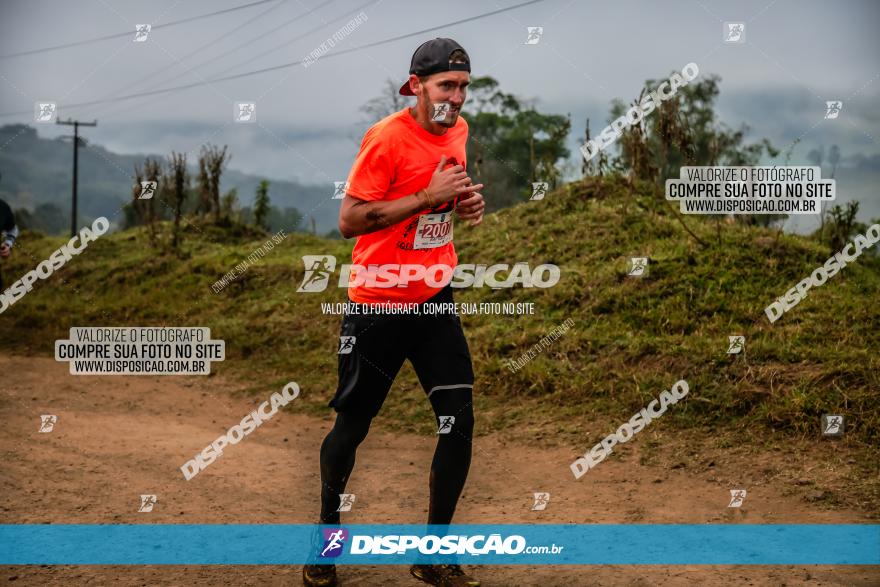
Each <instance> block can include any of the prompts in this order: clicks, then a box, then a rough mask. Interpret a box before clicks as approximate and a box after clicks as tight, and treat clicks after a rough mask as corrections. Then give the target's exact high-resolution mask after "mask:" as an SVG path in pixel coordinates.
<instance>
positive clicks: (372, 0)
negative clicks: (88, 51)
mask: <svg viewBox="0 0 880 587" xmlns="http://www.w3.org/2000/svg"><path fill="white" fill-rule="evenodd" d="M334 1H335V0H327V1H326V2H324V3H323V4H320V5H318V6H316V7H315V8H313V9H311V10H309V11H308V12H305V13H303V14H300V15H298V16H296V17H294V18H292V19H290V20H287V21H285V22H283V23H281V24H279V25H278V26H276V27H273V28H271V29H269V30H268V31H264V32H262V33H260V35H258V36H257V37H254V38H251V39H248V40H247V41H245V42H243V43H240V44H238V45H236V46H235V47H232V48H231V49H229V50H228V51H225V52H223V53H221V54H220V55H217V56H216V57H212V58H211V59H208V60H207V61H203V62H202V63H200V64H198V65H193V66H192V67H190V68H189V69H187V70H185V71H183V72H181V73H180V74H178V75H176V76H174V77H172V78H170V79H167V80H165V81H164V82H163V83H170V82H172V81H174V80H176V79H178V78H180V77H181V76H183V75H186V74H187V73H189V72H190V71H192V70H193V69H196V68H200V67H204V66H206V65H208V64H209V63H213V62H214V61H217V60H218V59H220V58H222V57H225V56H226V55H228V54H229V53H232V52H234V51H237V50H238V49H240V48H242V47H244V46H246V45H250V44H251V43H252V42H253V41H254V39H257V38H264V37H267V36H268V35H271V34H272V33H274V32H275V31H276V30H278V29H281V28H284V27H286V26H287V25H289V24H290V23H291V22H294V21H296V20H298V19H300V18H302V17H304V16H307V15H309V14H311V13H312V12H314V11H315V10H318V9H319V8H323V7H324V6H326V5H328V4H330V3H331V2H334ZM379 1H380V2H381V0H379ZM375 3H376V0H369V1H368V2H365V3H364V4H361V5H360V6H358V7H357V8H354V9H349V10H347V11H346V12H344V13H343V14H341V15H340V16H336V17H334V18H331V19H330V21H329V22H335V21H337V20H341V19H343V18H345V17H346V16H348V15H349V14H351V13H352V12H355V11H359V10H361V9H362V8H364V7H365V6H368V5H370V4H375ZM325 26H326V24H319V25H317V26H315V27H312V28H311V29H309V30H307V31H305V32H303V33H301V34H299V35H296V36H294V37H292V38H290V39H288V40H287V41H285V42H283V43H281V44H280V45H275V46H274V47H271V48H269V49H266V50H265V51H263V52H262V53H259V54H257V55H253V56H251V57H249V58H248V59H246V60H245V61H240V62H239V63H236V64H235V65H232V66H228V67H226V69H227V70H231V71H234V70H235V69H236V68H237V67H239V66H241V65H244V64H245V63H248V62H251V61H254V60H255V59H259V58H260V57H262V56H263V55H266V54H267V53H272V52H274V51H276V50H278V49H281V48H283V47H285V46H287V45H289V44H290V43H294V42H296V41H298V40H300V39H302V38H304V37H306V36H308V35H310V34H312V33H314V32H315V31H318V30H321V29H322V28H324V27H325ZM146 103H147V102H136V103H134V104H130V105H128V106H123V107H122V108H118V109H115V110H111V111H110V113H109V114H110V115H111V116H116V115H118V114H121V113H125V112H128V111H129V110H131V109H133V108H138V107H140V106H142V105H144V104H146ZM68 108H77V105H73V106H68Z"/></svg>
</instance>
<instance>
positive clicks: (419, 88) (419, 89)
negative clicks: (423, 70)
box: [409, 73, 422, 96]
mask: <svg viewBox="0 0 880 587" xmlns="http://www.w3.org/2000/svg"><path fill="white" fill-rule="evenodd" d="M409 79H410V85H409V88H410V89H411V90H412V91H413V94H415V95H416V96H419V95H421V93H422V81H421V80H420V79H419V76H417V75H416V74H414V73H411V74H409ZM412 80H415V84H413V83H412Z"/></svg>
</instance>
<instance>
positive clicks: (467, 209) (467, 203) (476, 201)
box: [455, 192, 486, 226]
mask: <svg viewBox="0 0 880 587" xmlns="http://www.w3.org/2000/svg"><path fill="white" fill-rule="evenodd" d="M485 208H486V202H484V201H483V194H481V193H479V192H471V193H470V194H468V195H467V196H465V197H464V198H462V199H461V200H459V201H458V205H457V206H456V207H455V213H456V214H458V217H459V218H461V219H462V220H469V221H470V222H469V223H468V225H469V226H477V225H478V224H480V223H481V222H482V221H483V210H485Z"/></svg>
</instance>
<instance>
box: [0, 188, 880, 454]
mask: <svg viewBox="0 0 880 587" xmlns="http://www.w3.org/2000/svg"><path fill="white" fill-rule="evenodd" d="M684 221H685V222H686V223H687V225H688V226H689V227H690V228H691V229H692V230H693V231H694V233H695V234H696V235H697V236H698V237H699V238H700V239H701V240H702V241H705V242H706V243H707V244H706V245H705V246H703V245H700V244H699V243H697V242H696V241H695V240H694V239H693V238H692V237H691V236H689V235H688V234H687V233H686V232H685V231H684V229H683V228H682V225H681V224H680V222H679V221H678V219H676V217H675V215H674V214H673V212H672V210H671V207H670V206H669V204H668V203H666V202H662V201H659V200H658V199H657V198H656V196H654V195H652V194H651V190H650V188H649V187H648V186H638V187H637V188H635V189H631V188H629V187H628V186H627V184H625V183H623V182H622V181H621V180H616V179H608V180H605V181H604V182H602V181H599V180H589V181H586V182H581V183H575V184H570V185H567V186H565V187H564V188H563V189H561V190H558V191H557V192H555V193H552V194H549V195H548V196H547V197H546V198H545V199H544V200H542V201H534V202H531V201H530V202H525V203H523V204H520V205H517V206H514V207H513V208H510V209H505V210H502V211H500V212H498V213H495V214H492V215H490V216H488V217H487V218H486V219H485V220H484V222H483V225H482V226H480V227H478V228H476V229H472V228H469V227H467V226H464V225H463V224H460V225H459V226H457V227H456V229H455V231H456V249H457V251H458V254H459V262H461V263H485V264H493V263H510V264H513V263H515V262H522V261H525V262H528V263H529V264H530V266H531V267H535V266H536V265H538V264H541V263H555V264H557V265H559V266H560V267H561V270H562V277H561V279H560V281H559V283H558V285H556V286H555V287H552V288H550V289H521V288H515V289H510V290H498V291H493V290H491V289H489V288H488V287H484V288H482V289H474V288H468V289H461V290H457V292H456V300H457V301H461V302H506V301H513V302H534V303H535V315H532V316H497V315H488V316H487V315H476V316H465V317H463V318H462V321H463V324H464V327H465V332H466V334H467V336H468V340H469V344H470V349H471V354H472V356H473V359H474V367H475V371H476V376H477V385H476V386H475V391H476V400H475V403H476V407H477V409H478V410H481V411H482V412H481V413H482V414H484V418H483V423H484V425H486V426H488V428H489V429H493V430H501V429H507V428H509V427H513V426H517V427H532V428H534V429H536V430H537V429H541V430H550V431H552V434H553V436H554V438H555V439H562V440H564V439H577V444H579V445H583V446H585V447H586V446H591V445H592V444H593V443H594V442H596V440H593V441H591V442H586V441H585V440H584V439H585V438H595V437H596V436H597V435H598V436H604V435H605V434H607V433H609V432H610V431H612V430H613V428H614V427H616V426H617V425H618V423H622V422H624V421H626V420H628V419H629V417H630V416H631V415H632V414H633V413H635V412H636V411H638V410H639V409H640V408H641V407H643V406H645V405H646V404H647V403H648V402H649V401H650V400H651V399H653V398H655V397H656V396H657V395H658V394H659V392H660V391H662V390H664V389H668V388H669V386H671V385H672V383H674V382H675V381H677V380H679V379H686V380H687V381H688V382H689V384H690V390H691V392H690V395H689V396H688V398H687V400H686V401H683V402H681V403H680V404H678V405H676V406H675V407H674V408H673V409H670V411H669V412H668V413H667V414H666V415H665V416H664V417H663V418H662V419H661V420H658V421H657V422H656V423H655V424H652V426H663V427H675V428H678V429H687V428H690V427H700V428H701V429H703V430H707V431H709V432H713V431H719V433H720V431H730V430H736V431H737V434H742V435H744V436H750V437H753V438H754V437H760V435H762V434H765V433H767V432H768V431H770V430H773V431H776V432H779V433H783V434H785V435H788V434H790V435H794V436H797V437H800V438H805V437H807V438H814V437H815V438H816V439H819V438H820V435H819V430H818V428H819V424H818V423H819V418H820V416H821V415H822V414H824V413H843V414H846V415H847V416H848V420H847V433H846V436H847V437H846V440H845V441H846V442H848V443H856V444H857V445H860V446H861V447H862V448H863V449H864V450H868V451H872V453H873V454H874V455H875V456H876V447H877V445H878V440H880V415H878V409H877V406H878V401H877V400H878V395H880V391H878V390H880V360H878V350H880V334H878V330H877V329H878V326H880V306H878V303H877V302H878V295H877V293H878V291H880V262H878V260H877V259H876V258H872V257H870V256H869V255H867V254H863V255H862V256H861V257H860V258H859V259H858V261H856V262H854V263H852V264H851V265H849V266H847V267H846V268H844V269H843V270H842V271H841V272H840V273H839V274H838V275H836V276H835V277H833V278H832V279H830V280H829V281H828V282H827V283H826V284H825V285H824V286H822V287H820V288H816V289H814V290H811V291H810V294H809V296H808V297H807V298H806V299H805V300H803V301H802V302H801V303H800V304H799V305H798V306H796V307H795V308H794V309H792V310H791V311H790V312H788V313H787V314H786V315H784V316H783V317H782V318H781V319H780V320H779V321H777V322H776V323H775V324H770V323H769V322H768V320H767V318H766V317H765V316H764V312H763V309H764V307H765V306H766V305H767V304H768V303H770V302H771V301H773V300H774V299H775V298H776V297H778V296H780V295H782V294H783V293H784V292H785V291H786V290H787V289H789V288H790V287H792V286H793V285H794V284H795V283H797V282H798V281H799V280H801V279H802V278H804V277H806V276H807V275H809V273H810V272H811V271H812V270H813V269H814V268H816V267H818V266H819V265H820V264H821V263H822V262H824V260H825V259H827V258H828V256H829V251H828V250H827V249H826V248H825V247H824V246H822V245H820V244H818V243H816V242H814V241H811V240H809V239H807V238H804V237H800V236H792V235H786V234H778V233H777V232H775V231H773V230H768V229H757V228H750V227H745V226H741V225H739V224H722V225H721V226H720V231H719V230H718V228H719V226H718V225H716V223H715V222H714V221H712V220H709V219H705V218H698V217H693V216H691V217H686V218H685V219H684ZM267 238H268V237H267V236H265V235H263V236H258V235H256V234H253V233H250V234H248V233H246V232H245V233H244V234H239V235H238V236H230V234H229V233H228V232H224V231H221V230H220V229H217V228H215V227H210V226H195V225H194V226H192V227H190V229H189V230H188V231H187V236H186V240H185V246H184V255H183V258H180V259H179V258H177V257H175V256H172V255H168V254H157V253H155V252H154V251H153V250H152V249H151V248H150V247H149V246H148V244H147V239H146V235H145V234H144V233H143V232H142V231H140V230H135V231H128V232H123V233H117V234H113V235H108V236H105V237H102V238H101V239H99V240H98V241H96V242H95V243H93V244H91V245H90V246H89V248H88V249H87V251H86V252H85V253H84V254H83V255H81V256H79V257H76V258H74V259H73V260H72V261H71V262H69V263H68V264H67V265H66V266H65V267H64V268H63V269H62V270H61V271H59V272H57V273H56V274H55V275H54V276H52V277H51V278H50V279H49V280H48V281H41V282H38V283H37V284H36V286H35V288H34V290H33V291H32V292H30V293H29V294H28V295H26V296H25V297H24V298H23V299H22V300H20V301H18V302H17V303H16V304H15V305H14V306H12V307H11V308H9V309H8V310H7V311H6V312H4V313H3V314H0V332H2V333H3V336H0V350H2V351H3V352H6V353H15V354H27V353H31V354H37V355H51V354H52V353H53V348H54V341H55V339H58V338H66V337H67V331H68V329H69V328H70V327H72V326H120V325H128V326H159V325H173V326H209V327H210V328H211V333H212V337H213V338H220V339H223V340H225V341H226V353H227V360H226V361H225V362H223V363H214V366H213V372H214V373H219V374H222V375H225V376H231V377H233V378H238V379H240V380H242V381H247V382H249V386H248V388H249V390H250V391H251V392H252V393H253V394H254V395H258V396H260V397H263V396H264V395H265V394H266V392H267V390H269V389H273V388H276V387H279V386H280V385H282V384H283V383H285V382H287V381H290V380H295V381H297V382H298V383H299V384H300V386H301V388H302V390H303V394H302V396H301V399H302V400H303V401H304V407H307V408H308V409H309V410H312V411H314V412H315V413H322V414H326V413H327V408H326V407H325V405H326V402H327V401H328V400H329V398H330V397H331V396H332V393H333V390H334V389H335V385H336V361H337V355H336V349H337V345H338V329H339V316H331V315H326V316H325V315H322V313H321V306H320V303H321V302H341V301H344V300H345V299H346V293H345V291H344V290H342V289H337V288H335V287H333V288H328V290H327V291H325V292H322V293H316V294H306V293H296V288H297V286H298V285H299V284H300V282H301V280H302V277H303V265H302V261H301V256H302V255H306V254H332V255H335V256H336V258H337V260H338V262H339V263H346V262H350V253H351V247H352V246H353V244H354V241H353V240H352V241H348V242H345V241H339V240H328V239H322V238H319V237H314V236H311V235H303V234H295V235H292V236H290V237H288V238H287V239H286V240H284V241H283V242H282V243H281V244H279V245H276V246H275V248H274V249H273V250H272V251H271V252H269V253H268V254H267V255H266V256H265V257H264V258H263V259H262V260H260V261H258V262H257V263H256V264H255V265H253V266H252V267H250V268H249V269H248V270H247V271H246V272H245V273H244V274H243V275H242V276H240V277H238V278H237V279H236V280H235V281H234V282H232V283H231V284H230V285H229V286H228V287H226V288H225V289H223V290H222V291H221V292H220V293H214V292H213V291H212V289H211V285H212V284H213V283H214V282H215V281H216V280H218V279H219V278H220V277H221V276H222V275H223V274H225V273H226V272H228V271H230V270H231V269H232V268H233V267H234V266H235V265H236V264H238V263H240V262H242V261H244V259H245V258H246V257H247V256H248V255H250V254H251V253H252V252H253V251H254V250H255V249H256V248H257V247H258V246H259V245H260V244H261V243H262V242H263V241H265V240H266V239H267ZM62 242H64V241H63V240H62V239H59V238H48V237H44V236H40V235H37V234H33V233H27V234H25V235H24V236H23V237H22V239H21V247H20V249H19V250H18V251H17V254H16V255H15V257H14V258H13V259H11V262H6V263H4V265H3V272H4V276H5V279H6V281H7V285H8V284H10V283H12V281H14V280H15V279H18V278H19V277H20V276H21V275H23V274H24V273H25V272H26V271H28V270H30V269H32V268H33V267H35V266H36V265H37V263H39V262H40V261H41V260H43V259H45V258H47V257H48V255H49V254H50V253H51V252H52V251H53V250H55V249H56V248H57V247H59V246H60V245H61V243H62ZM632 256H645V257H649V258H650V266H649V274H648V276H647V277H643V278H632V277H627V276H626V261H627V259H628V258H629V257H632ZM337 277H338V275H337ZM332 283H333V281H331V284H332ZM569 318H570V319H571V320H573V321H574V327H573V329H572V330H570V331H569V332H567V333H566V334H565V335H563V336H562V337H561V338H560V339H559V340H557V341H556V342H554V343H552V344H551V345H550V347H549V348H547V349H546V350H544V351H543V352H542V353H541V354H539V355H538V356H537V358H535V359H534V360H532V361H531V362H529V363H528V364H527V365H526V366H525V367H524V368H523V369H522V370H520V371H518V372H516V373H511V372H510V370H508V369H507V368H506V367H505V364H506V361H507V360H511V359H515V358H518V357H519V356H520V355H521V354H522V353H524V352H525V351H526V350H527V349H528V348H529V347H530V346H532V345H533V344H536V343H537V342H538V341H539V340H540V339H541V338H542V337H544V336H546V335H547V334H548V333H549V332H550V331H551V330H552V329H553V328H554V327H556V326H558V325H559V324H561V323H562V322H563V321H565V320H566V319H569ZM733 334H742V335H745V337H746V345H745V352H744V354H742V355H727V354H726V351H727V344H728V341H727V337H728V335H733ZM426 406H427V403H426V402H425V401H424V398H423V395H422V392H421V391H420V388H419V386H418V382H417V379H416V377H415V374H414V372H413V371H412V369H411V367H410V366H409V365H408V364H407V365H405V366H404V369H403V371H402V372H401V377H400V378H398V382H397V384H396V387H395V391H393V392H392V393H391V394H390V395H389V398H388V401H387V402H386V405H385V408H384V411H383V414H382V416H381V418H382V421H383V422H384V423H385V425H388V426H391V427H393V428H398V429H418V430H422V429H425V428H426V427H427V426H429V425H430V421H431V420H430V418H425V415H426V414H427V412H426V410H427V407H426ZM590 435H592V436H590ZM875 462H876V461H875Z"/></svg>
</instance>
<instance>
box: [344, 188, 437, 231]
mask: <svg viewBox="0 0 880 587" xmlns="http://www.w3.org/2000/svg"><path fill="white" fill-rule="evenodd" d="M431 206H432V203H431V199H430V197H429V196H428V193H427V192H426V191H425V190H419V191H418V192H417V193H415V194H411V195H409V196H404V197H402V198H398V199H396V200H391V201H386V200H378V201H373V202H359V203H357V204H354V205H353V206H352V207H351V211H350V213H349V215H348V218H347V222H346V223H345V228H346V229H347V230H346V231H345V232H344V233H343V236H344V237H345V238H351V237H355V236H360V235H362V234H369V233H371V232H376V231H377V230H382V229H383V228H388V227H389V226H393V225H395V224H397V223H398V222H402V221H404V220H406V219H407V218H409V217H411V216H414V215H415V214H416V213H417V212H420V211H421V210H425V209H427V208H430V207H431Z"/></svg>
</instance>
